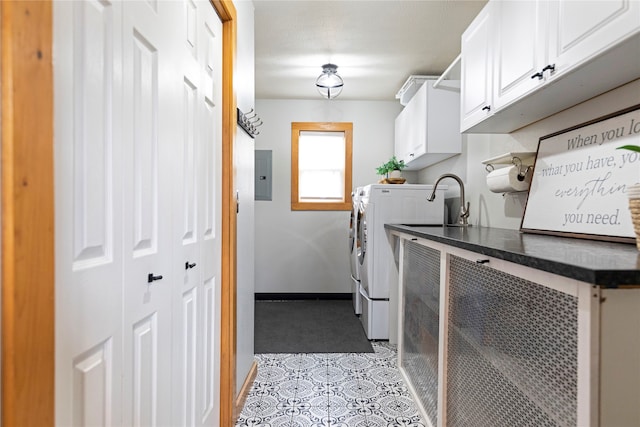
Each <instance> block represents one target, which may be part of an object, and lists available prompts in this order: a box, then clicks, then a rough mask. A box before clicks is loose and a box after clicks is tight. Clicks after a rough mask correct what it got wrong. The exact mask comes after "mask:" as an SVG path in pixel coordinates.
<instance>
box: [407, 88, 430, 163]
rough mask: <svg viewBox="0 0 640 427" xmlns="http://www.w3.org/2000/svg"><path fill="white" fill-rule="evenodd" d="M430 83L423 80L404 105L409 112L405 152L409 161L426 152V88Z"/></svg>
mask: <svg viewBox="0 0 640 427" xmlns="http://www.w3.org/2000/svg"><path fill="white" fill-rule="evenodd" d="M431 84H432V82H429V81H427V82H425V83H424V84H423V85H422V87H420V89H418V92H416V94H415V95H414V96H413V98H411V101H409V104H407V107H406V108H407V109H408V113H409V117H408V120H409V123H407V125H408V126H409V128H410V133H409V141H408V142H409V144H408V149H409V152H408V154H407V156H408V159H407V161H409V162H411V161H412V160H415V159H417V158H418V157H420V156H422V155H423V154H424V153H426V152H427V126H428V125H429V124H428V123H427V121H428V120H427V89H428V87H429V86H430V85H431Z"/></svg>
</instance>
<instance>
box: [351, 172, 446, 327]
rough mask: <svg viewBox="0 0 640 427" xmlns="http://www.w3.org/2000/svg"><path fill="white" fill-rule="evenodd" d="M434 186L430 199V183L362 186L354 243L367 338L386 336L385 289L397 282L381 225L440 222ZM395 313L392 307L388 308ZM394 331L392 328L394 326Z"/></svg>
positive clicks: (388, 240)
mask: <svg viewBox="0 0 640 427" xmlns="http://www.w3.org/2000/svg"><path fill="white" fill-rule="evenodd" d="M446 189H447V187H446V186H442V187H440V186H439V187H438V190H437V193H436V198H435V200H434V201H433V202H429V201H427V198H428V197H429V195H430V194H431V191H432V190H433V186H432V185H412V184H401V185H389V184H386V185H368V186H366V187H363V189H362V191H361V196H360V208H359V210H358V217H359V229H358V238H357V241H356V246H357V249H358V264H359V266H360V294H361V295H362V315H361V317H360V319H361V321H362V323H363V325H364V329H365V332H366V333H367V337H368V338H369V339H389V335H390V334H389V332H390V325H391V327H394V328H395V326H396V325H397V319H390V317H389V312H390V307H389V290H390V287H391V284H397V283H398V269H397V266H396V263H395V259H394V250H393V239H392V237H391V236H390V235H389V234H388V233H387V231H386V230H385V229H384V225H385V224H433V225H439V224H443V223H444V192H445V190H446ZM392 311H393V312H395V310H392ZM394 330H395V329H394Z"/></svg>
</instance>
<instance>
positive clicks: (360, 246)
mask: <svg viewBox="0 0 640 427" xmlns="http://www.w3.org/2000/svg"><path fill="white" fill-rule="evenodd" d="M357 221H358V230H357V231H358V240H357V241H356V246H357V251H358V264H359V265H362V264H363V263H364V257H365V256H366V254H367V218H366V213H365V207H364V205H363V204H360V209H359V210H358V219H357Z"/></svg>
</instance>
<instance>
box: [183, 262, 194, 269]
mask: <svg viewBox="0 0 640 427" xmlns="http://www.w3.org/2000/svg"><path fill="white" fill-rule="evenodd" d="M195 266H196V263H195V262H193V263H192V262H189V261H187V262H185V263H184V269H185V270H188V269H190V268H193V267H195Z"/></svg>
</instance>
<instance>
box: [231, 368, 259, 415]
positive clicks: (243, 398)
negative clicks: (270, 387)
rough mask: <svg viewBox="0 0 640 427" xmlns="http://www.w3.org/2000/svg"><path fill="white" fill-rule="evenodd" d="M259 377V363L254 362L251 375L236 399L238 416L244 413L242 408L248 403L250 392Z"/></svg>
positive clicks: (245, 380)
mask: <svg viewBox="0 0 640 427" xmlns="http://www.w3.org/2000/svg"><path fill="white" fill-rule="evenodd" d="M257 375H258V363H257V362H256V361H255V360H254V361H253V363H252V364H251V368H249V373H248V374H247V378H245V379H244V383H243V384H242V388H241V389H240V392H239V393H238V397H237V398H236V414H239V413H240V412H242V408H243V407H244V402H246V401H247V397H248V396H249V392H250V391H251V387H252V386H253V381H254V380H255V379H256V376H257Z"/></svg>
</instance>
